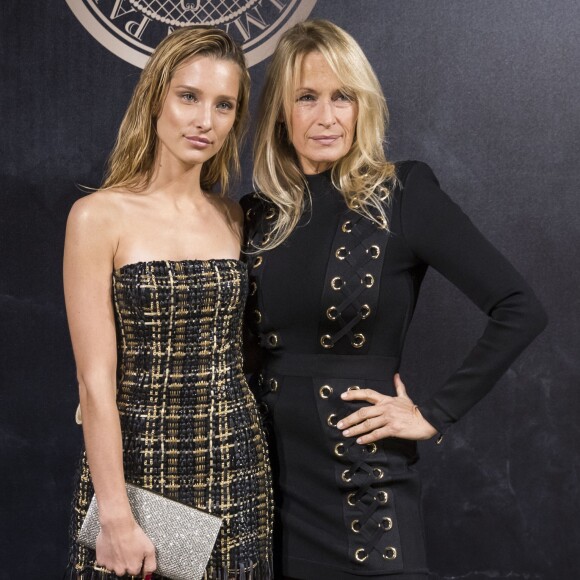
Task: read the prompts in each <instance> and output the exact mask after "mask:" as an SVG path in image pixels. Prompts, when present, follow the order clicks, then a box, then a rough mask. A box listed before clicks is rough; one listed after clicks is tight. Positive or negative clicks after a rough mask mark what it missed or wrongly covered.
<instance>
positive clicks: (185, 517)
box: [78, 483, 222, 580]
mask: <svg viewBox="0 0 580 580" xmlns="http://www.w3.org/2000/svg"><path fill="white" fill-rule="evenodd" d="M125 485H126V487H127V496H128V498H129V504H130V506H131V511H132V512H133V516H134V517H135V520H136V521H137V523H138V524H139V525H140V526H141V528H142V529H143V531H144V532H145V534H147V536H148V537H149V539H150V540H151V541H152V542H153V545H154V546H155V551H156V555H157V570H156V571H155V573H156V574H159V575H161V576H165V577H166V578H170V579H171V580H200V579H201V578H202V577H203V574H204V571H205V568H206V566H207V562H208V560H209V557H210V555H211V552H212V550H213V546H214V544H215V541H216V538H217V535H218V532H219V530H220V527H221V525H222V520H221V519H220V518H218V517H217V516H213V515H211V514H207V513H205V512H202V511H200V510H197V509H195V508H192V507H189V506H186V505H183V504H181V503H179V502H176V501H173V500H171V499H168V498H166V497H163V496H162V495H159V494H156V493H153V492H151V491H148V490H146V489H143V488H141V487H136V486H135V485H131V484H130V483H126V484H125ZM100 529H101V526H100V524H99V508H98V506H97V500H96V498H95V496H93V499H92V500H91V503H90V505H89V509H88V511H87V516H86V518H85V521H84V522H83V525H82V526H81V530H80V532H79V536H78V542H79V544H82V545H83V546H86V547H87V548H91V549H92V550H94V549H95V546H96V542H97V535H98V534H99V531H100Z"/></svg>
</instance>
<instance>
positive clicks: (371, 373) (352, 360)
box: [263, 353, 399, 381]
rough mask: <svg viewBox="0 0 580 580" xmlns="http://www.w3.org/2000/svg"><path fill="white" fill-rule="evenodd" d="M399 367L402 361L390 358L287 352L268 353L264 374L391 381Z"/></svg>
mask: <svg viewBox="0 0 580 580" xmlns="http://www.w3.org/2000/svg"><path fill="white" fill-rule="evenodd" d="M398 368H399V359H398V358H397V357H388V356H360V355H359V356H353V355H337V354H333V355H328V354H300V353H284V354H283V355H271V354H269V355H267V356H266V357H265V360H264V361H263V370H264V372H265V373H277V374H281V375H287V376H294V377H312V376H320V377H336V378H340V377H344V378H357V379H368V380H374V381H392V380H393V375H394V374H395V372H397V370H398Z"/></svg>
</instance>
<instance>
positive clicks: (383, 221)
mask: <svg viewBox="0 0 580 580" xmlns="http://www.w3.org/2000/svg"><path fill="white" fill-rule="evenodd" d="M377 222H378V223H379V226H378V227H379V228H381V229H383V230H384V229H385V228H386V227H387V220H386V219H385V218H384V217H383V216H382V215H380V214H379V215H378V216H377Z"/></svg>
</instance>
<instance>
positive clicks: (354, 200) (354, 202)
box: [350, 199, 360, 209]
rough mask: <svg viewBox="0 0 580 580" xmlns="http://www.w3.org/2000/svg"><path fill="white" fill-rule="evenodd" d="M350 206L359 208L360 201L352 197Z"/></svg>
mask: <svg viewBox="0 0 580 580" xmlns="http://www.w3.org/2000/svg"><path fill="white" fill-rule="evenodd" d="M350 207H351V208H352V209H360V201H359V200H358V199H353V200H352V201H351V202H350Z"/></svg>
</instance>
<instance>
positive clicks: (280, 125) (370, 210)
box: [254, 20, 396, 250]
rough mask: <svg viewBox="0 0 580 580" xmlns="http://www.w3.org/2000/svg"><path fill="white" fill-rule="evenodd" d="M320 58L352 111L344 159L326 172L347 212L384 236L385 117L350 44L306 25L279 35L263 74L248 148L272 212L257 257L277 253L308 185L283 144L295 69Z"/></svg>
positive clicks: (336, 32) (343, 36)
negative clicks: (307, 59)
mask: <svg viewBox="0 0 580 580" xmlns="http://www.w3.org/2000/svg"><path fill="white" fill-rule="evenodd" d="M312 52H318V53H320V54H321V55H322V56H323V57H324V58H325V59H326V61H327V62H328V64H329V66H330V68H331V69H332V71H333V72H334V74H335V75H336V76H337V78H339V79H341V81H342V82H343V91H344V93H345V94H346V95H348V96H349V97H350V98H352V99H353V100H354V101H355V102H356V103H357V106H358V116H357V122H356V129H355V135H354V139H353V144H352V147H351V149H350V151H349V152H348V153H347V154H346V155H345V156H344V157H343V158H341V159H339V160H338V161H336V162H335V163H334V164H333V166H332V173H331V175H332V182H333V184H334V186H335V187H336V188H337V189H338V190H339V191H340V192H341V193H342V195H343V196H344V198H345V201H346V203H347V205H348V207H349V208H351V209H353V210H354V211H356V212H358V213H360V214H362V215H364V216H366V217H367V218H369V219H370V220H372V221H373V222H375V223H377V225H379V226H380V227H382V228H385V229H387V228H388V223H387V217H386V213H385V201H387V200H389V199H390V196H391V192H392V188H393V186H394V184H395V183H396V176H395V166H394V164H393V163H390V162H388V161H387V160H386V158H385V152H384V147H383V146H384V139H385V134H386V130H387V125H388V110H387V105H386V102H385V97H384V95H383V91H382V89H381V86H380V83H379V81H378V79H377V77H376V75H375V73H374V71H373V69H372V67H371V65H370V63H369V61H368V60H367V58H366V56H365V55H364V53H363V51H362V50H361V48H360V46H359V45H358V44H357V42H356V41H355V40H354V39H353V38H352V36H350V35H349V34H348V33H346V32H345V31H344V30H342V29H341V28H339V27H338V26H336V25H335V24H332V23H331V22H328V21H327V20H310V21H306V22H301V23H298V24H296V25H294V26H293V27H292V28H290V29H289V30H287V31H286V32H285V33H284V34H283V35H282V37H281V38H280V41H279V42H278V46H277V48H276V50H275V52H274V55H273V58H272V61H271V63H270V65H269V67H268V70H267V73H266V79H265V85H264V89H263V91H262V94H261V98H260V106H259V112H258V121H257V129H256V135H255V141H254V186H255V188H256V191H257V193H258V195H260V196H262V197H264V198H266V199H268V200H269V201H271V202H272V203H273V204H274V205H275V206H276V208H277V210H278V211H277V212H276V218H275V220H274V221H273V228H272V231H271V235H270V236H269V241H268V242H267V243H266V244H265V245H264V246H262V248H263V249H264V250H268V249H272V248H275V247H276V246H278V245H280V244H281V243H282V242H283V241H284V240H285V239H286V238H287V237H288V236H289V235H290V233H291V232H292V230H293V229H294V227H295V226H296V224H297V223H298V220H299V219H300V216H301V215H302V211H303V209H304V200H305V192H306V191H308V185H307V182H306V180H305V178H304V174H303V172H302V169H301V168H300V164H299V162H298V158H297V156H296V152H295V150H294V147H293V146H292V142H291V134H290V131H289V128H290V129H291V118H292V107H293V104H294V100H295V87H296V86H297V85H298V82H299V77H300V69H301V66H302V61H303V59H304V57H305V56H306V55H307V54H310V53H312Z"/></svg>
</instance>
